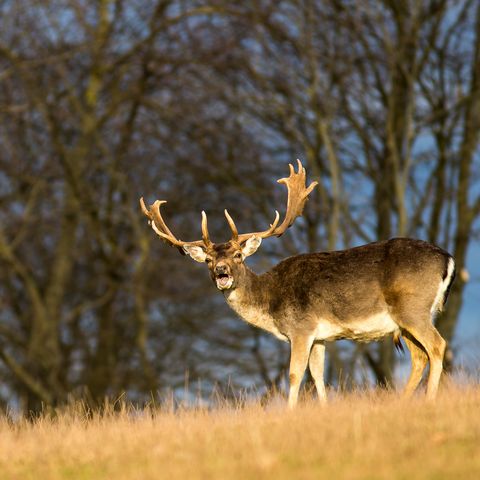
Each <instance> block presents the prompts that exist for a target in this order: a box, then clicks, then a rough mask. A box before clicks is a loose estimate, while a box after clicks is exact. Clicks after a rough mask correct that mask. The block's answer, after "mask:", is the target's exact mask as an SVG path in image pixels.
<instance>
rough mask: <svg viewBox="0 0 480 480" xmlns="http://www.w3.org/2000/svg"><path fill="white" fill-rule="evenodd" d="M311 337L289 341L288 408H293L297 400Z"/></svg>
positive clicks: (310, 346)
mask: <svg viewBox="0 0 480 480" xmlns="http://www.w3.org/2000/svg"><path fill="white" fill-rule="evenodd" d="M312 343H313V338H312V337H295V338H293V339H292V340H291V341H290V375H289V380H290V389H289V392H288V406H289V408H293V407H295V405H296V404H297V399H298V391H299V390H300V384H301V383H302V379H303V375H304V373H305V369H306V368H307V363H308V357H309V356H310V349H311V348H312Z"/></svg>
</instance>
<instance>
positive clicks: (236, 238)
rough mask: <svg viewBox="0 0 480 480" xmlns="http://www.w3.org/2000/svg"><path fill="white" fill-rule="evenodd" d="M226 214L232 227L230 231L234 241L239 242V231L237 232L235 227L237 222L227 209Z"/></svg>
mask: <svg viewBox="0 0 480 480" xmlns="http://www.w3.org/2000/svg"><path fill="white" fill-rule="evenodd" d="M224 213H225V217H226V219H227V222H228V225H230V230H231V231H232V240H234V241H237V240H238V230H237V227H236V225H235V222H234V221H233V218H232V217H231V216H230V214H229V213H228V210H227V209H225V211H224Z"/></svg>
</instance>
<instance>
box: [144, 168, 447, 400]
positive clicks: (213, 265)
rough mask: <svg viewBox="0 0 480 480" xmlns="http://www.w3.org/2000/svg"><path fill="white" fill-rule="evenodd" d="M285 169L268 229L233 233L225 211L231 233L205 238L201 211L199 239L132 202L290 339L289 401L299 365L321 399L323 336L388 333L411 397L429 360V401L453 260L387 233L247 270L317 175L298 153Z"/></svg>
mask: <svg viewBox="0 0 480 480" xmlns="http://www.w3.org/2000/svg"><path fill="white" fill-rule="evenodd" d="M297 163H298V169H297V171H295V168H294V166H293V165H292V164H290V165H289V167H290V175H289V176H288V177H286V178H281V179H279V180H278V181H277V182H278V183H280V184H284V185H285V186H286V187H287V206H286V212H285V215H284V219H283V220H282V222H281V223H280V215H279V213H278V211H275V219H274V221H273V223H272V224H270V226H269V228H267V229H266V230H264V231H260V232H252V233H238V230H237V227H236V225H235V223H234V221H233V219H232V217H231V216H230V215H229V213H228V211H227V210H225V211H224V213H225V217H226V220H227V223H228V225H229V226H230V230H231V233H232V236H231V239H230V240H229V241H228V242H225V243H213V242H212V241H211V240H210V236H209V232H208V225H207V215H206V214H205V212H204V211H202V221H201V230H202V238H201V240H195V241H190V242H185V241H183V240H180V239H179V238H177V237H175V235H174V234H173V233H172V232H171V230H170V229H169V228H168V226H167V224H166V222H165V221H164V219H163V217H162V214H161V212H160V208H161V206H162V205H163V204H165V203H166V200H156V201H155V202H154V203H153V205H151V206H150V207H149V208H147V207H146V205H145V202H144V200H143V197H142V198H141V199H140V206H141V209H142V211H143V213H144V214H145V215H146V216H147V218H148V223H149V225H150V226H151V228H152V229H153V230H154V232H155V233H156V234H157V235H158V236H159V237H160V239H161V240H163V241H164V242H165V243H167V244H168V245H170V246H172V247H176V248H177V249H178V250H179V251H180V253H182V254H183V255H188V256H190V257H191V258H192V259H193V260H195V261H197V262H201V263H206V265H207V267H208V270H209V272H210V277H211V279H212V281H213V283H214V285H215V286H216V287H217V289H218V290H220V291H221V292H222V293H223V295H224V297H225V300H226V302H227V304H228V305H229V306H230V307H231V308H232V309H233V310H234V311H235V312H236V313H237V314H238V316H240V317H241V318H242V319H243V320H244V321H246V322H247V323H249V324H251V325H253V326H255V327H258V328H260V329H262V330H265V331H267V332H270V333H271V334H273V335H274V336H275V337H277V338H278V339H280V340H283V341H286V342H289V344H290V365H289V376H288V379H289V392H288V406H289V407H290V408H293V407H294V406H295V405H296V404H297V400H298V394H299V388H300V385H301V382H302V379H303V377H304V374H305V371H306V368H307V366H308V367H309V369H310V373H311V375H312V377H313V380H314V383H315V387H316V391H317V395H318V398H319V400H320V401H321V402H322V403H325V402H326V400H327V394H326V389H325V383H324V378H323V377H324V365H325V344H326V342H331V341H335V340H339V339H349V340H353V341H357V342H370V341H376V340H380V339H382V338H383V337H386V336H393V340H394V342H395V345H396V346H401V348H402V349H403V346H402V344H401V342H400V338H402V339H403V340H404V342H405V344H406V346H407V347H408V349H409V351H410V357H411V371H410V376H409V378H408V380H407V383H406V385H405V387H404V389H403V394H404V396H405V397H410V396H411V395H412V394H413V393H414V391H415V390H416V389H417V387H418V385H419V384H420V381H421V380H422V377H423V372H424V370H425V368H426V366H427V363H429V373H428V381H427V388H426V398H427V399H428V400H434V399H435V397H436V394H437V390H438V386H439V382H440V377H441V374H442V371H443V357H444V353H445V348H446V342H445V340H444V339H443V338H442V336H441V335H440V333H439V332H438V330H437V329H436V328H435V326H434V320H435V316H436V315H437V313H438V312H440V311H441V310H442V308H443V306H444V305H445V302H446V301H447V298H448V294H449V290H450V287H451V285H452V282H453V280H454V278H455V261H454V259H453V257H452V256H451V255H450V254H449V253H448V252H447V251H445V250H443V249H441V248H440V247H438V246H435V245H433V244H431V243H428V242H425V241H422V240H417V239H412V238H392V239H389V240H383V241H377V242H373V243H368V244H366V245H362V246H358V247H353V248H348V249H345V250H337V251H323V252H317V253H303V254H299V255H294V256H291V257H288V258H286V259H284V260H282V261H281V262H280V263H278V264H277V265H275V266H274V267H273V268H271V269H270V270H269V271H267V272H265V273H263V274H256V273H254V272H253V271H252V270H251V269H250V268H249V267H248V266H247V265H246V264H245V259H246V258H247V257H249V256H251V255H253V254H254V253H255V252H256V251H257V249H258V248H259V247H260V244H261V243H262V240H264V239H267V238H270V237H280V236H281V235H282V234H283V233H285V231H286V230H287V229H288V228H289V227H290V226H291V225H292V224H293V223H294V221H295V219H296V218H297V217H299V216H301V215H302V213H303V209H304V206H305V203H306V201H307V198H308V196H309V194H310V193H311V192H312V191H313V189H314V188H315V187H316V186H317V184H318V182H312V183H311V184H310V185H309V186H308V187H307V186H306V171H305V168H304V167H303V165H302V163H301V162H300V160H297Z"/></svg>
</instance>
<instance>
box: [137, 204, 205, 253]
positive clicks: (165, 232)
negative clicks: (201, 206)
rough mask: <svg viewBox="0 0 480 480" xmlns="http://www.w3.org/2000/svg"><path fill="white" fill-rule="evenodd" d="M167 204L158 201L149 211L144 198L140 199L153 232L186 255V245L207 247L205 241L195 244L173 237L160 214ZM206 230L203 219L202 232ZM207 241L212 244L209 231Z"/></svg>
mask: <svg viewBox="0 0 480 480" xmlns="http://www.w3.org/2000/svg"><path fill="white" fill-rule="evenodd" d="M164 203H167V201H166V200H156V201H155V202H154V203H153V205H151V206H150V208H149V209H147V207H146V206H145V202H144V200H143V197H142V198H140V207H141V209H142V211H143V213H144V214H145V215H146V216H147V217H148V220H149V221H148V223H149V225H151V227H152V229H153V231H154V232H155V233H156V234H157V235H158V236H159V237H160V238H161V239H162V240H163V241H165V242H166V243H168V244H169V245H171V246H172V247H177V248H178V250H179V251H180V252H181V253H182V254H184V251H183V247H184V246H185V245H192V246H202V245H205V246H206V245H207V243H205V242H204V240H195V241H193V242H184V241H182V240H180V239H178V238H176V237H175V235H173V233H172V232H171V231H170V229H169V228H168V227H167V224H166V223H165V221H164V220H163V217H162V214H161V213H160V207H161V206H162V205H163V204H164ZM203 216H204V213H202V217H203ZM203 229H204V221H203V218H202V231H203ZM205 230H206V216H205ZM206 238H207V241H208V242H210V239H209V238H208V231H207V237H206Z"/></svg>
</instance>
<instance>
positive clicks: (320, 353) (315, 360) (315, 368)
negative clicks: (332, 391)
mask: <svg viewBox="0 0 480 480" xmlns="http://www.w3.org/2000/svg"><path fill="white" fill-rule="evenodd" d="M308 366H309V368H310V373H311V374H312V377H313V380H314V381H315V387H316V388H317V394H318V399H319V400H320V402H321V403H326V401H327V393H326V391H325V382H324V380H323V371H324V367H325V343H323V342H317V343H314V344H313V347H312V350H311V351H310V359H309V361H308Z"/></svg>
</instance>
